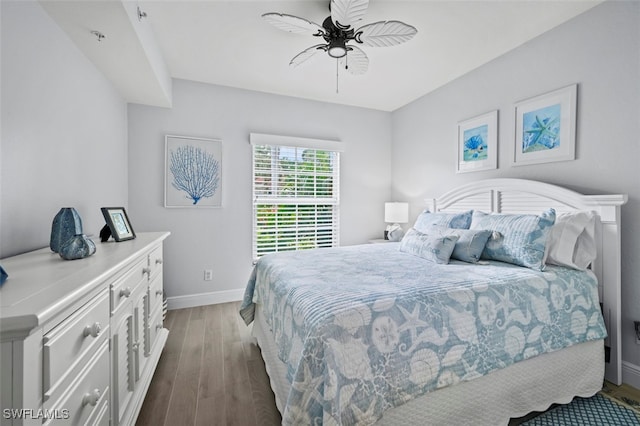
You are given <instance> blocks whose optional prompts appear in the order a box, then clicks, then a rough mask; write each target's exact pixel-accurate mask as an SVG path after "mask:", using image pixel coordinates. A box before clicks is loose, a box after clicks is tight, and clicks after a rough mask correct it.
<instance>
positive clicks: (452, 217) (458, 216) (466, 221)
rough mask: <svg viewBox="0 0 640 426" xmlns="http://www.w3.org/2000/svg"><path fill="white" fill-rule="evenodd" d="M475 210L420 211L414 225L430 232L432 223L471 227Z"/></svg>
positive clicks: (453, 226) (448, 226) (460, 227)
mask: <svg viewBox="0 0 640 426" xmlns="http://www.w3.org/2000/svg"><path fill="white" fill-rule="evenodd" d="M472 214H473V210H469V211H466V212H464V213H430V212H429V210H425V211H423V212H422V213H420V216H418V218H417V219H416V223H415V224H414V225H413V227H414V228H415V229H416V230H418V231H420V232H422V233H427V232H429V228H431V226H432V225H440V226H444V227H445V228H456V229H469V226H470V225H471V216H472Z"/></svg>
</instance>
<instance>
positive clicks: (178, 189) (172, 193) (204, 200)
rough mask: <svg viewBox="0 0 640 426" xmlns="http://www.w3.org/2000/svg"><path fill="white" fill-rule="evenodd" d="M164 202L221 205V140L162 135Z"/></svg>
mask: <svg viewBox="0 0 640 426" xmlns="http://www.w3.org/2000/svg"><path fill="white" fill-rule="evenodd" d="M164 206H165V207H167V208H170V207H182V208H206V207H210V208H211V207H213V208H215V207H222V141H221V140H220V139H205V138H196V137H189V136H175V135H166V136H165V182H164Z"/></svg>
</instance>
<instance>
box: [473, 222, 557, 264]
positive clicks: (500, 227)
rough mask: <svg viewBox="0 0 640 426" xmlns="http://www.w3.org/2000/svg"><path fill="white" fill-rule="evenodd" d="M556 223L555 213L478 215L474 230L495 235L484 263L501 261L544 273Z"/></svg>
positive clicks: (484, 251) (487, 249)
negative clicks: (550, 237) (548, 239)
mask: <svg viewBox="0 0 640 426" xmlns="http://www.w3.org/2000/svg"><path fill="white" fill-rule="evenodd" d="M555 221H556V211H555V210H554V209H549V210H547V211H546V212H544V213H542V214H541V215H540V216H536V215H532V214H523V215H519V214H486V213H481V212H475V213H474V214H473V220H472V222H471V229H485V230H489V231H492V235H491V237H490V238H489V241H487V244H486V246H485V247H484V250H483V251H482V259H489V260H499V261H501V262H507V263H513V264H514V265H519V266H525V267H527V268H531V269H535V270H538V271H541V270H542V269H543V268H544V262H543V259H544V251H545V246H546V243H547V236H548V235H549V232H550V230H551V227H552V226H553V224H554V222H555Z"/></svg>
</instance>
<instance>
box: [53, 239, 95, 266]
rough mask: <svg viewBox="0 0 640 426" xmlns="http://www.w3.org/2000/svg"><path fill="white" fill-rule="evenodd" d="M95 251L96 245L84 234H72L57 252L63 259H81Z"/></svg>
mask: <svg viewBox="0 0 640 426" xmlns="http://www.w3.org/2000/svg"><path fill="white" fill-rule="evenodd" d="M95 252H96V245H95V243H94V242H93V241H91V239H90V238H88V237H87V236H86V235H84V234H79V235H74V236H73V237H71V238H69V239H67V241H65V242H64V243H63V244H62V246H61V247H60V251H59V252H58V254H59V255H60V257H61V258H63V259H65V260H75V259H83V258H85V257H89V256H91V255H92V254H93V253H95Z"/></svg>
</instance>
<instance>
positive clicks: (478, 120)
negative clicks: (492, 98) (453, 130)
mask: <svg viewBox="0 0 640 426" xmlns="http://www.w3.org/2000/svg"><path fill="white" fill-rule="evenodd" d="M497 166H498V111H491V112H488V113H486V114H483V115H480V116H478V117H475V118H471V119H469V120H465V121H463V122H461V123H459V124H458V168H457V172H458V173H462V172H476V171H479V170H491V169H495V168H497Z"/></svg>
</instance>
